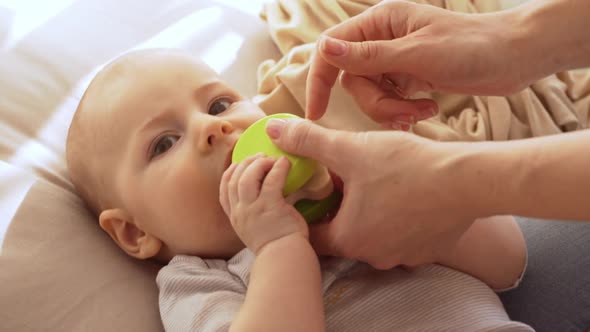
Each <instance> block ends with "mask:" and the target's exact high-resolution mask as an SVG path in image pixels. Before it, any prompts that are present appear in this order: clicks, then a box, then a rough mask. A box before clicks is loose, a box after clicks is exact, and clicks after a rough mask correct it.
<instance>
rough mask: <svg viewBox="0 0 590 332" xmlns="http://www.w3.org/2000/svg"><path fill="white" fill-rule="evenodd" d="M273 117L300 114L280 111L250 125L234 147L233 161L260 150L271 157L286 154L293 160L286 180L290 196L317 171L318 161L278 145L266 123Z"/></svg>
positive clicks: (286, 188) (285, 189) (237, 161)
mask: <svg viewBox="0 0 590 332" xmlns="http://www.w3.org/2000/svg"><path fill="white" fill-rule="evenodd" d="M273 118H298V116H296V115H293V114H288V113H279V114H272V115H269V116H266V117H264V118H262V119H260V120H258V121H256V122H254V124H252V125H251V126H250V127H248V128H247V129H246V130H245V131H244V133H242V136H240V139H238V142H237V143H236V146H235V147H234V152H233V154H232V161H233V162H234V163H239V162H241V161H242V160H244V159H246V158H247V157H249V156H252V155H255V154H257V153H259V152H262V153H264V154H265V155H267V156H269V157H275V158H279V157H281V156H285V157H287V158H288V159H289V161H290V162H291V169H290V170H289V174H288V175H287V179H286V181H285V188H284V189H283V195H284V196H288V195H290V194H292V193H293V192H295V191H297V189H299V188H301V187H303V185H304V184H305V183H306V182H307V181H308V180H309V179H310V178H311V177H312V176H313V174H314V173H315V170H316V167H317V163H316V162H315V161H314V160H311V159H308V158H303V157H299V156H295V155H292V154H290V153H287V152H285V151H283V150H281V149H279V147H278V146H276V145H275V144H274V143H273V142H272V141H271V140H270V137H268V135H267V134H266V123H267V122H268V120H270V119H273Z"/></svg>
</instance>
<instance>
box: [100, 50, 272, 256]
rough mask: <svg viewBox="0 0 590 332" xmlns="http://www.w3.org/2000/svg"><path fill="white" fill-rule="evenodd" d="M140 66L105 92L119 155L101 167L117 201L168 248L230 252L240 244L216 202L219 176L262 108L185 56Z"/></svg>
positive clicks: (111, 139) (111, 137)
mask: <svg viewBox="0 0 590 332" xmlns="http://www.w3.org/2000/svg"><path fill="white" fill-rule="evenodd" d="M142 65H143V67H139V68H140V70H134V71H133V73H134V74H133V75H126V76H125V77H124V78H122V79H121V81H120V82H119V83H118V84H117V85H116V86H115V88H112V89H111V90H112V91H113V93H111V94H109V96H108V97H107V98H109V100H108V101H107V103H108V104H109V105H110V111H109V112H105V116H108V117H109V118H108V119H106V120H107V121H108V122H107V123H108V124H109V125H110V128H111V130H112V133H111V132H109V133H105V135H104V136H103V139H105V140H109V144H111V145H112V147H113V149H114V150H116V151H117V158H116V159H117V160H118V162H116V163H115V164H112V165H105V166H106V168H107V169H108V170H110V173H111V174H110V176H112V177H114V182H113V183H114V184H115V188H113V190H114V195H115V196H116V201H118V202H119V204H120V205H121V206H119V207H120V208H122V209H124V210H125V211H126V212H127V213H128V214H129V215H130V216H131V217H132V218H133V222H134V223H135V224H136V225H137V226H138V227H139V228H141V229H142V230H144V231H146V232H149V233H151V234H152V235H153V236H155V237H157V238H159V239H160V240H161V241H162V242H163V243H164V245H165V248H166V249H167V251H168V252H169V253H170V254H171V255H175V254H190V255H198V256H201V257H229V256H231V255H233V254H235V253H237V252H238V251H239V250H240V249H242V248H243V247H244V245H243V244H242V242H241V241H240V239H239V238H238V237H237V235H236V234H235V232H234V231H233V229H232V227H231V224H230V221H229V219H228V218H227V216H226V215H225V213H224V212H223V210H222V208H221V205H220V203H219V183H220V180H221V176H222V174H223V172H224V171H225V170H226V169H227V168H228V166H229V165H230V163H231V154H232V150H233V147H234V144H235V143H236V140H237V139H238V137H239V136H240V135H241V134H242V132H243V131H244V130H245V129H246V128H247V127H248V126H249V125H251V124H252V123H254V122H255V121H256V120H258V119H260V118H262V117H263V116H264V115H265V114H264V113H263V112H262V111H261V110H260V109H259V108H258V107H257V106H256V105H254V104H253V103H251V102H249V101H248V100H246V99H244V98H243V97H241V96H240V95H239V94H238V92H236V91H235V90H234V89H232V88H230V87H229V86H228V85H227V84H225V83H224V82H222V81H221V80H220V79H219V77H218V75H216V74H215V73H214V72H213V71H212V70H211V69H210V68H209V67H207V66H206V65H204V64H202V63H199V62H198V61H196V60H194V59H191V58H189V57H187V56H181V55H164V56H161V57H156V58H154V59H151V60H149V61H148V63H147V64H146V63H143V64H142ZM107 160H108V159H107Z"/></svg>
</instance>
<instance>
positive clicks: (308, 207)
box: [294, 191, 342, 224]
mask: <svg viewBox="0 0 590 332" xmlns="http://www.w3.org/2000/svg"><path fill="white" fill-rule="evenodd" d="M341 199H342V194H341V193H340V192H339V191H333V192H332V193H331V194H330V196H328V197H326V198H324V199H322V200H319V201H314V200H311V199H302V200H300V201H297V203H295V205H294V206H295V209H297V211H299V213H301V215H302V216H303V218H304V219H305V221H307V223H308V224H312V223H314V222H318V221H321V220H322V219H323V218H324V217H326V216H327V215H328V214H329V213H330V212H334V209H335V208H336V206H337V205H338V204H339V203H340V200H341Z"/></svg>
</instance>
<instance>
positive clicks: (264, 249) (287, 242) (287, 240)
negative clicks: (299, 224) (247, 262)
mask: <svg viewBox="0 0 590 332" xmlns="http://www.w3.org/2000/svg"><path fill="white" fill-rule="evenodd" d="M308 248H309V249H312V248H311V243H310V242H309V239H308V238H307V237H306V236H305V235H304V234H302V233H301V232H293V233H289V234H286V235H283V236H281V237H278V238H275V239H273V240H270V241H268V242H266V243H265V244H263V245H261V246H260V247H259V248H258V250H256V251H255V254H256V256H260V255H262V254H263V253H264V254H266V253H268V252H272V254H277V256H279V257H280V256H281V252H283V253H284V252H289V251H293V250H305V249H308ZM312 250H313V249H312Z"/></svg>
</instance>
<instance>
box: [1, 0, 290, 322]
mask: <svg viewBox="0 0 590 332" xmlns="http://www.w3.org/2000/svg"><path fill="white" fill-rule="evenodd" d="M28 3H30V2H22V1H12V2H0V246H1V252H0V284H1V286H0V308H2V310H0V331H41V330H43V331H46V330H49V331H161V330H162V325H161V323H160V317H159V313H158V307H157V287H156V284H155V279H154V276H155V273H156V268H157V267H155V266H153V265H151V264H149V263H146V262H138V261H134V260H132V259H129V258H127V257H126V256H125V255H124V254H123V253H122V252H120V251H119V250H118V248H116V246H115V245H114V244H113V243H112V242H111V241H110V240H109V239H108V238H107V236H106V235H105V234H104V233H103V232H102V231H101V230H100V229H99V228H98V226H97V224H96V221H95V220H94V218H92V217H91V216H90V215H89V214H88V212H87V211H86V209H85V208H84V206H83V205H82V202H81V201H80V200H79V199H78V198H77V196H76V195H75V194H73V192H72V187H71V183H70V181H69V179H68V176H67V171H66V167H65V161H64V150H65V147H64V141H65V136H66V133H67V129H68V126H69V123H70V119H71V117H72V114H73V112H74V110H75V108H76V106H77V104H78V100H79V97H80V96H81V94H82V93H83V91H84V89H85V87H86V86H87V84H88V82H89V80H90V78H91V77H92V75H93V73H94V72H96V71H97V70H98V69H99V68H100V67H101V66H102V65H104V64H105V63H106V62H108V61H109V60H110V59H112V58H114V57H116V56H118V55H119V54H121V53H124V52H126V51H128V50H132V49H135V48H147V47H177V48H181V49H185V50H187V51H189V52H192V53H194V54H196V55H197V56H199V57H201V58H202V59H203V60H205V62H208V63H209V64H210V65H212V67H213V68H214V69H216V70H217V71H219V72H220V73H221V76H222V77H224V78H225V79H226V80H227V81H228V82H229V83H230V84H232V85H233V86H235V87H236V88H237V89H238V90H239V91H241V92H242V93H243V94H245V95H246V96H250V97H251V96H253V95H254V94H255V93H256V89H257V86H256V71H257V65H258V64H259V63H261V62H262V61H263V60H265V59H269V58H275V59H278V58H279V57H280V54H279V52H278V50H277V49H276V47H275V46H274V44H273V43H272V40H271V38H270V36H269V34H268V32H267V27H266V25H265V24H264V22H262V21H261V20H260V19H259V17H258V13H259V11H260V6H261V0H256V1H254V0H251V1H247V2H245V1H240V0H199V1H192V0H178V1H156V0H150V1H108V0H107V1H103V0H85V1H78V2H72V1H68V0H63V1H47V2H35V5H34V6H31V5H27V4H28Z"/></svg>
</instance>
